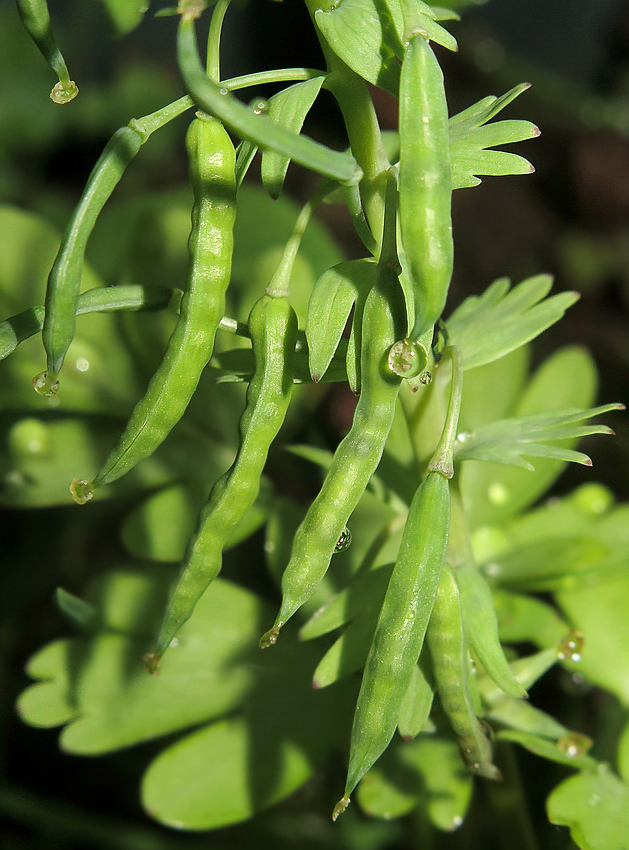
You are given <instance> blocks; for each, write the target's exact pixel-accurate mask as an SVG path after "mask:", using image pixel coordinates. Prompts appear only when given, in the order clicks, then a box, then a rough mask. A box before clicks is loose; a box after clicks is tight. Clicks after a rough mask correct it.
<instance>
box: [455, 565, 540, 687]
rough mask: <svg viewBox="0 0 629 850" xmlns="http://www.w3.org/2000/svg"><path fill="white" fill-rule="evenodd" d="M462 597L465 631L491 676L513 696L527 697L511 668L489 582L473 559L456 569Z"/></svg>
mask: <svg viewBox="0 0 629 850" xmlns="http://www.w3.org/2000/svg"><path fill="white" fill-rule="evenodd" d="M454 577H455V579H456V583H457V586H458V588H459V593H460V597H461V609H462V614H463V624H464V626H465V633H466V635H467V636H468V638H469V642H470V646H471V647H472V649H473V650H474V652H475V653H476V655H477V656H478V659H479V661H480V662H481V664H482V665H483V667H484V668H485V671H486V673H487V675H488V676H490V677H491V678H492V679H493V681H494V682H495V683H496V684H497V685H498V687H499V688H502V690H503V691H504V692H505V693H507V694H511V696H513V697H526V691H525V690H524V688H523V687H522V685H521V684H520V683H519V682H518V681H517V679H516V678H515V677H514V676H513V673H512V672H511V669H510V668H509V662H508V661H507V659H506V656H505V654H504V650H503V648H502V644H501V643H500V638H499V637H498V619H497V617H496V608H495V605H494V600H493V599H492V595H491V590H490V589H489V585H488V584H487V582H486V581H485V579H484V578H483V576H482V575H481V574H480V572H479V571H478V569H477V568H476V566H475V565H474V564H472V563H466V564H462V565H461V566H460V567H457V568H456V569H455V571H454Z"/></svg>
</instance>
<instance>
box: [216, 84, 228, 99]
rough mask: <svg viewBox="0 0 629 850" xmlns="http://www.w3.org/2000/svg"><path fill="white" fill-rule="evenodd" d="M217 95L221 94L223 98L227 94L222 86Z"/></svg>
mask: <svg viewBox="0 0 629 850" xmlns="http://www.w3.org/2000/svg"><path fill="white" fill-rule="evenodd" d="M218 93H219V94H222V95H223V97H225V95H227V94H229V92H228V90H227V89H226V88H225V87H224V86H223V87H222V88H220V89H219V90H218Z"/></svg>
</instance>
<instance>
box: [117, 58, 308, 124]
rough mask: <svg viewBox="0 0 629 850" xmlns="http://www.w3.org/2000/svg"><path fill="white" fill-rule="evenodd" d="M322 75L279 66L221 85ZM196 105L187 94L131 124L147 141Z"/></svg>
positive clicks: (230, 87)
mask: <svg viewBox="0 0 629 850" xmlns="http://www.w3.org/2000/svg"><path fill="white" fill-rule="evenodd" d="M322 76H324V72H323V71H318V70H317V69H316V68H279V69H278V70H276V71H256V73H254V74H243V75H242V76H240V77H231V78H230V79H229V80H223V81H222V82H221V86H222V87H223V88H226V89H227V91H239V90H240V89H246V88H250V87H252V86H262V85H265V84H266V83H285V82H303V81H305V80H312V79H314V77H322ZM194 105H195V104H194V101H193V100H192V98H191V97H189V96H188V95H185V96H184V97H180V98H179V99H178V100H175V101H173V102H172V103H169V104H168V105H167V106H163V107H162V108H161V109H158V110H157V111H156V112H152V113H151V114H150V115H144V116H143V117H142V118H132V119H131V121H130V122H129V126H132V127H133V129H134V130H136V131H138V132H139V133H141V134H142V135H143V136H144V137H145V141H146V139H148V137H149V136H150V135H151V133H154V132H155V130H159V129H160V127H163V126H164V125H165V124H168V122H169V121H172V120H173V118H177V117H178V116H179V115H182V114H183V113H184V112H185V111H186V110H187V109H192V107H193V106H194Z"/></svg>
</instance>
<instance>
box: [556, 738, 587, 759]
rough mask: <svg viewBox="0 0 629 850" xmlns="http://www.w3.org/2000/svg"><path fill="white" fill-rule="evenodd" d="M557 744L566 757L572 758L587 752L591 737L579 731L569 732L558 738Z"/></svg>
mask: <svg viewBox="0 0 629 850" xmlns="http://www.w3.org/2000/svg"><path fill="white" fill-rule="evenodd" d="M557 746H558V747H559V749H560V750H561V751H562V752H563V753H565V754H566V755H567V756H568V758H571V759H574V758H577V757H578V756H584V755H586V754H587V753H588V752H589V750H590V747H591V746H592V739H591V738H588V736H587V735H581V733H580V732H571V733H570V734H569V735H565V736H564V737H563V738H559V740H558V741H557Z"/></svg>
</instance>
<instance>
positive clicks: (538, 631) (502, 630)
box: [493, 589, 570, 647]
mask: <svg viewBox="0 0 629 850" xmlns="http://www.w3.org/2000/svg"><path fill="white" fill-rule="evenodd" d="M493 597H494V603H495V605H496V613H497V615H498V633H499V635H500V639H501V640H502V641H504V642H505V643H523V642H525V641H528V642H530V643H534V644H536V645H537V646H541V647H548V646H553V645H554V644H556V643H557V641H559V640H561V639H562V637H563V636H564V635H566V634H567V633H568V631H569V628H570V627H569V626H568V624H567V623H566V621H565V620H563V619H562V618H561V617H560V616H559V614H558V613H557V611H556V610H555V608H553V607H552V605H548V604H547V603H546V602H542V601H541V599H535V598H534V597H531V596H525V595H523V594H517V593H510V592H508V591H506V590H498V589H494V591H493Z"/></svg>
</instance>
